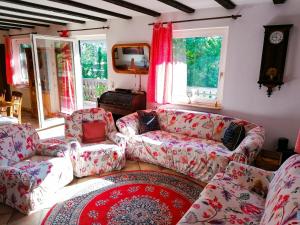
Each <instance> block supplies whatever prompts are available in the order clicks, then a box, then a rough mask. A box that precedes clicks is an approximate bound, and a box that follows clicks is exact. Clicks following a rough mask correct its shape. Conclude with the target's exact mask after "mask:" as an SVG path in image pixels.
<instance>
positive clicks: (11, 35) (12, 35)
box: [8, 32, 37, 37]
mask: <svg viewBox="0 0 300 225" xmlns="http://www.w3.org/2000/svg"><path fill="white" fill-rule="evenodd" d="M28 34H37V32H31V33H23V34H9V35H8V36H10V37H14V36H21V35H28Z"/></svg>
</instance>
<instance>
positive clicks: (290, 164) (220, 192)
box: [178, 155, 300, 225]
mask: <svg viewBox="0 0 300 225" xmlns="http://www.w3.org/2000/svg"><path fill="white" fill-rule="evenodd" d="M178 224H180V225H187V224H193V225H197V224H224V225H225V224H243V225H250V224H251V225H255V224H261V225H267V224H268V225H284V224H286V225H292V224H295V225H296V224H300V155H294V156H292V157H291V158H289V159H288V160H287V161H286V162H285V163H284V164H283V165H282V166H281V167H280V168H279V170H277V171H276V172H269V171H265V170H261V169H258V168H255V167H252V166H248V165H244V164H240V163H237V162H231V163H230V164H229V166H228V167H227V169H226V172H225V173H219V174H217V175H216V176H215V177H214V178H213V179H212V180H211V182H209V183H208V185H207V186H206V187H205V189H204V190H203V191H202V193H201V195H200V197H199V199H198V200H197V201H196V202H194V204H193V205H192V206H191V208H190V209H189V210H188V212H187V213H186V214H185V215H184V216H183V218H182V219H181V220H180V221H179V223H178Z"/></svg>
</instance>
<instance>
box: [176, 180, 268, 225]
mask: <svg viewBox="0 0 300 225" xmlns="http://www.w3.org/2000/svg"><path fill="white" fill-rule="evenodd" d="M264 204H265V199H264V198H262V197H261V196H259V195H257V194H255V193H252V192H249V191H248V190H247V189H244V188H242V187H241V186H239V185H237V184H234V183H231V182H230V181H226V180H224V179H223V180H217V179H213V180H212V181H211V182H210V183H209V184H208V185H207V186H206V187H205V189H204V190H203V191H202V193H201V194H200V197H199V199H198V200H197V201H195V202H194V204H193V205H192V206H191V208H190V209H189V210H188V212H187V213H186V214H185V215H184V216H183V217H182V219H181V220H180V222H179V223H178V224H185V225H187V224H224V225H225V224H259V222H260V220H261V217H262V214H263V212H264Z"/></svg>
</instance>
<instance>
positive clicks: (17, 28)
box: [0, 25, 22, 30]
mask: <svg viewBox="0 0 300 225" xmlns="http://www.w3.org/2000/svg"><path fill="white" fill-rule="evenodd" d="M0 29H16V30H21V29H22V28H21V27H15V26H1V25H0Z"/></svg>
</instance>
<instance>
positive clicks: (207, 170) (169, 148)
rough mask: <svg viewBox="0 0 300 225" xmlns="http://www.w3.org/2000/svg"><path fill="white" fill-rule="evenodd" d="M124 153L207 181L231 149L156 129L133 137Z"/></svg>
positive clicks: (224, 160) (204, 140)
mask: <svg viewBox="0 0 300 225" xmlns="http://www.w3.org/2000/svg"><path fill="white" fill-rule="evenodd" d="M126 154H127V155H128V157H129V158H132V159H140V160H142V161H145V162H149V163H154V164H159V165H161V166H164V167H167V168H170V169H174V170H176V171H178V172H181V173H184V174H187V175H190V176H192V177H194V178H200V177H201V180H203V181H205V180H206V181H208V180H210V179H211V178H212V177H213V176H214V174H215V173H217V172H221V171H224V170H225V167H226V166H227V164H228V162H229V156H230V154H231V152H230V151H229V150H228V149H227V148H226V147H225V146H224V145H223V144H222V143H221V142H217V141H213V140H206V139H200V138H194V137H189V136H186V135H183V134H175V133H169V132H166V131H161V130H159V131H151V132H147V133H144V134H142V135H136V136H134V137H132V138H131V139H130V140H129V142H128V146H127V151H126Z"/></svg>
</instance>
